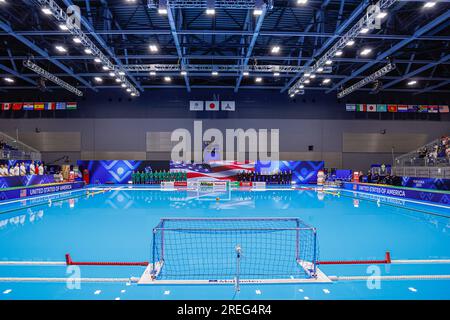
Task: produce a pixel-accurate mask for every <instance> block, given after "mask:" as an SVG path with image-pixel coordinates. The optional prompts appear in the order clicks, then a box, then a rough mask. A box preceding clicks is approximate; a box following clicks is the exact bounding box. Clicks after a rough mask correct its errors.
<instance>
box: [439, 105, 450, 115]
mask: <svg viewBox="0 0 450 320" xmlns="http://www.w3.org/2000/svg"><path fill="white" fill-rule="evenodd" d="M439 112H440V113H448V112H449V110H448V106H439Z"/></svg>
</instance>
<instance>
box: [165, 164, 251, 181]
mask: <svg viewBox="0 0 450 320" xmlns="http://www.w3.org/2000/svg"><path fill="white" fill-rule="evenodd" d="M170 170H171V171H185V172H187V177H188V179H194V180H232V181H235V180H237V175H238V173H239V172H242V171H251V172H254V171H255V163H254V162H244V163H243V162H236V161H211V162H209V163H185V162H171V163H170Z"/></svg>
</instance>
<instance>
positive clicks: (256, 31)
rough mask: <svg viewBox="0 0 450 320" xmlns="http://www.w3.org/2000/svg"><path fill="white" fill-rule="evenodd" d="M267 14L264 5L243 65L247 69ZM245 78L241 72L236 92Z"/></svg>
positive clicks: (235, 88)
mask: <svg viewBox="0 0 450 320" xmlns="http://www.w3.org/2000/svg"><path fill="white" fill-rule="evenodd" d="M266 13H267V6H266V5H264V6H263V8H262V12H261V15H260V16H259V17H258V21H257V22H256V26H255V29H254V30H253V35H252V39H251V40H250V44H249V46H248V49H247V54H246V55H245V59H244V61H243V63H242V66H244V67H246V66H247V65H248V62H249V60H250V57H251V56H252V52H253V48H254V47H255V44H256V40H257V39H258V36H259V32H260V31H261V27H262V25H263V22H264V18H265V16H266ZM243 77H244V74H243V73H242V72H241V73H240V74H239V77H238V79H237V81H236V86H235V87H234V92H238V91H239V86H240V85H241V82H242V78H243Z"/></svg>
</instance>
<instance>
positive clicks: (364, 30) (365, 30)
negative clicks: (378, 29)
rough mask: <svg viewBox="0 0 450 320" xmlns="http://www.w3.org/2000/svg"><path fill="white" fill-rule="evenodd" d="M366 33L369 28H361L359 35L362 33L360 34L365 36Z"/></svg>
mask: <svg viewBox="0 0 450 320" xmlns="http://www.w3.org/2000/svg"><path fill="white" fill-rule="evenodd" d="M368 32H369V28H367V27H364V28H362V29H361V31H360V33H362V34H366V33H368Z"/></svg>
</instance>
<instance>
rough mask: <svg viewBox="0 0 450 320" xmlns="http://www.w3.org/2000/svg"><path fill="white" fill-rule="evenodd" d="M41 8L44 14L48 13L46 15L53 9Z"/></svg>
mask: <svg viewBox="0 0 450 320" xmlns="http://www.w3.org/2000/svg"><path fill="white" fill-rule="evenodd" d="M41 10H42V12H43V13H44V14H46V15H48V16H49V15H51V14H52V10H50V9H49V8H47V7H44V8H42V9H41Z"/></svg>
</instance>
